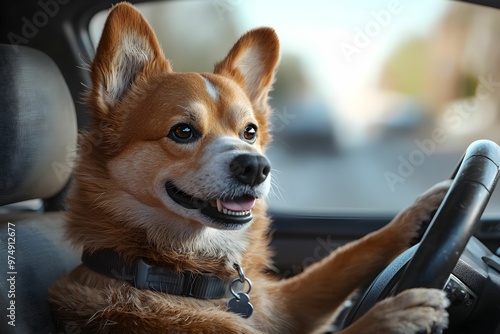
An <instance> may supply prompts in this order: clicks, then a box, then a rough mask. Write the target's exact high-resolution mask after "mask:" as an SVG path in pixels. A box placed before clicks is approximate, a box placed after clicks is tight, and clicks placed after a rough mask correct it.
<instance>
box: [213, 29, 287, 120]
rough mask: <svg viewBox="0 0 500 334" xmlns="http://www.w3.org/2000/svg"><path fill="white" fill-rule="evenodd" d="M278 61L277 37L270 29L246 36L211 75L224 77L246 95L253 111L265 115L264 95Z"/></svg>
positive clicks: (216, 66) (249, 33) (267, 92)
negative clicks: (231, 80) (235, 83)
mask: <svg viewBox="0 0 500 334" xmlns="http://www.w3.org/2000/svg"><path fill="white" fill-rule="evenodd" d="M278 61H279V41H278V36H277V35H276V33H275V31H274V30H273V29H272V28H258V29H254V30H251V31H249V32H247V33H246V34H245V35H243V36H242V37H241V38H240V39H239V40H238V42H236V44H235V45H234V46H233V48H232V49H231V51H229V54H228V55H227V56H226V58H225V59H224V60H222V61H221V62H219V63H218V64H216V65H215V70H214V73H215V74H220V75H224V76H228V77H230V78H232V79H233V80H235V81H236V82H238V83H239V84H240V86H242V87H243V89H244V90H245V91H246V93H247V95H248V97H249V98H250V100H251V101H252V104H253V105H254V107H255V108H257V110H256V111H261V112H266V113H267V111H268V109H269V107H268V104H267V100H268V94H269V91H270V90H271V86H272V84H273V82H274V75H275V72H276V68H277V65H278Z"/></svg>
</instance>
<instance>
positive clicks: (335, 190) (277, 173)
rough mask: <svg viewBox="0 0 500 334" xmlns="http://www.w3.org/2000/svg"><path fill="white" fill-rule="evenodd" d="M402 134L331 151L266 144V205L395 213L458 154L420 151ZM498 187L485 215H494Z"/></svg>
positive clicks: (446, 171)
mask: <svg viewBox="0 0 500 334" xmlns="http://www.w3.org/2000/svg"><path fill="white" fill-rule="evenodd" d="M405 137H406V138H408V136H400V137H396V138H384V139H380V140H377V141H376V142H374V143H371V144H368V145H365V146H364V147H360V148H357V149H355V150H351V151H347V152H337V153H332V154H325V153H324V152H320V153H318V152H316V153H315V151H314V150H313V149H311V150H310V151H301V152H297V150H293V149H291V150H283V149H282V148H279V147H277V146H275V147H271V148H270V149H269V150H268V155H269V158H270V159H271V162H272V164H273V187H272V194H271V195H270V198H269V201H268V202H269V203H270V207H271V208H272V209H276V210H286V211H287V212H291V213H292V212H299V213H307V212H314V211H317V212H327V213H331V212H335V213H340V214H342V213H351V212H360V211H362V212H366V213H390V214H395V213H396V212H398V211H400V210H401V209H402V208H404V207H405V206H407V205H408V204H410V203H411V202H412V201H413V200H414V199H415V198H416V197H417V196H418V195H419V194H421V193H422V192H424V191H425V190H426V189H428V188H429V187H431V186H432V185H433V184H435V183H437V182H440V181H442V180H444V179H446V178H449V177H450V175H451V173H452V171H453V169H454V167H455V166H456V164H457V162H458V160H459V159H460V157H461V156H462V153H463V152H451V153H445V152H439V154H438V153H433V154H429V155H426V154H424V153H423V152H421V151H422V150H421V149H420V148H419V147H418V146H417V145H416V144H415V143H414V142H412V141H409V140H408V139H406V140H405V139H404V138H405ZM417 151H420V152H421V153H418V152H417ZM403 161H406V163H405V162H403ZM412 162H413V163H412ZM402 165H403V166H402ZM398 168H400V170H399V171H398ZM401 172H402V173H401ZM498 188H500V187H498ZM498 188H497V190H496V191H495V193H494V195H493V197H492V198H491V200H490V203H489V205H488V208H487V210H486V213H495V214H500V189H498Z"/></svg>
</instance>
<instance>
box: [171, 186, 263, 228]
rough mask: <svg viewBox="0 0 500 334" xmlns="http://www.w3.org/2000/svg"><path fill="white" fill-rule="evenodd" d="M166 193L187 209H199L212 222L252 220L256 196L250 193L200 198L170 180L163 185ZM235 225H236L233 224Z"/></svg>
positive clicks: (227, 223) (239, 222)
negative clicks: (230, 196) (227, 197)
mask: <svg viewBox="0 0 500 334" xmlns="http://www.w3.org/2000/svg"><path fill="white" fill-rule="evenodd" d="M165 188H166V190H167V194H168V195H169V196H170V197H171V198H172V199H173V200H174V201H175V202H176V203H177V204H179V205H182V206H183V207H185V208H187V209H196V210H200V212H201V213H202V214H204V215H205V216H207V217H209V218H211V220H212V221H213V222H214V223H217V224H220V225H224V226H225V227H228V225H244V224H247V223H249V222H251V221H252V209H253V207H254V205H255V201H256V198H255V197H253V196H250V195H244V196H240V197H235V198H230V199H219V198H217V199H211V200H202V199H198V198H195V197H193V196H191V195H189V194H186V193H185V192H183V191H182V190H180V189H179V188H177V187H176V186H175V185H174V184H173V183H172V182H167V183H166V185H165ZM234 227H237V226H234Z"/></svg>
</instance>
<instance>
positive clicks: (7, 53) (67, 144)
mask: <svg viewBox="0 0 500 334" xmlns="http://www.w3.org/2000/svg"><path fill="white" fill-rule="evenodd" d="M0 78H2V80H1V81H0V205H5V204H10V203H15V202H20V201H24V200H29V199H35V198H42V199H44V198H49V197H52V196H54V195H56V194H57V193H59V192H60V191H61V190H62V189H63V187H64V186H65V185H66V183H67V182H68V179H69V177H70V174H71V168H72V158H73V157H74V152H75V148H76V138H77V124H76V115H75V106H74V104H73V99H72V97H71V94H70V91H69V89H68V86H67V85H66V82H65V81H64V78H63V76H62V73H61V72H60V71H59V69H58V68H57V66H56V64H55V63H54V62H53V61H52V60H51V59H50V58H49V57H48V56H47V55H45V54H44V53H42V52H40V51H38V50H34V49H31V48H28V47H23V46H12V45H2V44H0Z"/></svg>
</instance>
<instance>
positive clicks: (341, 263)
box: [50, 4, 446, 333]
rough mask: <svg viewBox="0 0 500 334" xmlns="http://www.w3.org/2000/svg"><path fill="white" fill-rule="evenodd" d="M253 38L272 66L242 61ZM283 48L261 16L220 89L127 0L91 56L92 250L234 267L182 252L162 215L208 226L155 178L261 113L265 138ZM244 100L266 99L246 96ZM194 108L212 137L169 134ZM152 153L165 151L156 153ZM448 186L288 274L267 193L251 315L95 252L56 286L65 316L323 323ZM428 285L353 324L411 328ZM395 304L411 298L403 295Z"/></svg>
mask: <svg viewBox="0 0 500 334" xmlns="http://www.w3.org/2000/svg"><path fill="white" fill-rule="evenodd" d="M130 32H132V33H134V34H138V35H139V36H141V38H144V39H145V40H147V41H148V44H149V46H150V48H151V50H152V58H149V59H148V61H147V62H146V63H145V64H144V66H142V67H141V69H140V70H139V71H138V73H137V74H136V75H135V77H134V78H133V80H132V81H133V84H132V85H131V86H129V87H128V88H127V91H126V93H125V95H124V97H123V99H120V100H118V101H117V102H116V103H113V101H111V102H110V101H109V100H107V101H106V99H105V98H104V99H103V96H104V97H106V92H107V91H106V88H107V87H111V86H112V85H113V82H112V81H110V80H109V78H110V77H111V76H112V75H111V68H110V65H111V64H113V63H114V62H116V57H117V56H118V55H117V52H119V50H120V47H121V45H120V43H122V42H123V39H122V37H123V36H125V34H127V33H130ZM249 49H252V50H253V51H252V55H257V56H258V57H260V60H261V64H262V67H261V71H262V73H261V75H259V76H258V77H257V78H253V79H256V80H254V81H253V82H252V80H251V79H252V76H250V77H249V76H248V75H246V74H245V73H241V71H240V70H238V68H237V64H238V61H239V59H240V57H241V55H242V54H244V53H245V52H248V50H249ZM278 57H279V44H278V39H277V37H276V34H275V33H274V31H273V30H272V29H269V28H263V29H258V30H254V31H252V32H249V33H247V34H246V35H244V36H243V37H242V38H241V39H240V40H239V41H238V42H237V43H236V45H235V46H234V47H233V49H232V50H231V52H230V53H229V55H228V56H227V57H226V58H225V59H224V60H223V61H221V62H220V63H218V64H217V65H216V67H215V72H214V74H209V73H203V74H202V75H203V76H204V77H205V78H206V79H208V80H209V81H210V82H211V83H212V84H213V85H214V86H216V87H217V89H218V92H219V99H218V100H216V101H214V100H213V99H211V98H210V96H209V95H208V94H207V92H206V88H205V83H204V81H203V79H202V77H201V76H200V75H198V74H194V73H175V72H173V71H172V69H171V66H170V64H169V62H168V60H166V59H165V58H164V56H163V53H162V51H161V50H160V48H159V45H158V42H157V41H156V38H155V36H154V33H153V32H152V30H151V28H150V27H149V26H148V25H147V23H146V22H145V21H144V19H143V18H142V17H141V15H140V14H139V13H138V12H137V11H136V10H135V9H133V8H132V7H131V6H130V5H127V4H120V5H117V6H115V7H114V9H113V10H112V12H111V13H110V16H109V19H108V21H107V23H106V26H105V29H104V32H103V37H102V39H101V42H100V44H99V47H98V49H97V53H96V58H95V60H94V62H93V64H92V68H91V74H92V83H93V85H92V89H91V90H90V93H89V97H88V99H87V103H88V105H89V107H90V108H91V110H92V124H91V126H90V129H89V131H88V132H86V133H83V134H82V135H81V136H80V143H81V148H80V151H79V160H78V166H77V168H76V170H75V173H74V184H73V187H72V189H71V192H70V194H69V196H68V215H67V220H68V225H67V230H68V237H69V239H70V240H71V241H72V242H73V243H74V244H75V245H76V246H81V247H85V248H87V249H89V250H96V249H100V248H113V249H115V250H116V251H117V252H119V253H120V254H121V255H122V256H124V257H125V258H126V259H127V260H130V261H134V260H137V259H139V258H143V259H145V260H146V261H147V262H149V263H151V264H154V265H158V266H169V267H174V268H176V269H177V270H178V271H184V270H191V271H199V272H209V273H214V274H216V275H219V276H221V277H234V276H235V272H234V271H233V270H232V269H231V268H232V263H228V259H227V258H225V257H224V256H220V257H217V256H207V254H206V253H204V252H202V251H200V252H189V253H186V252H183V251H182V247H177V246H178V244H177V243H176V242H178V240H170V239H171V238H172V235H165V233H164V231H165V230H164V229H162V226H161V225H163V224H165V225H168V224H170V223H172V222H175V223H176V224H182V226H184V228H185V230H186V231H187V232H186V233H198V231H199V229H200V223H199V222H198V221H196V220H193V219H187V218H185V217H182V216H181V215H179V214H176V213H174V212H172V211H171V210H169V209H168V208H166V207H164V205H163V204H162V202H161V201H160V199H159V198H158V197H157V196H155V194H156V193H155V192H154V191H153V190H154V188H153V187H152V186H150V184H154V183H155V181H156V176H157V173H158V172H159V171H160V170H162V169H165V170H167V169H168V173H169V174H170V175H177V176H178V177H179V178H182V177H183V175H184V174H185V173H186V170H189V171H197V170H198V169H199V168H200V161H201V158H202V154H203V152H204V147H205V145H207V144H208V143H210V142H211V141H212V140H214V139H215V138H218V137H220V136H235V137H237V136H238V133H239V131H240V129H241V128H242V127H244V125H245V124H246V123H247V122H249V121H253V122H255V123H256V124H258V127H259V136H258V141H257V143H255V144H254V145H253V146H252V148H251V150H253V151H255V152H261V153H262V152H263V151H264V148H265V146H266V144H267V143H268V142H269V140H270V136H269V133H268V117H269V106H268V104H267V97H268V96H267V94H268V92H269V89H270V86H271V84H272V81H273V79H274V72H275V68H276V65H277V62H278ZM249 78H250V79H249ZM103 87H104V90H103ZM191 101H198V102H200V103H201V104H202V105H203V106H204V107H203V108H204V109H203V110H204V111H203V112H202V113H200V114H197V112H196V111H194V112H193V111H191V112H187V111H185V110H184V109H183V108H180V107H179V106H185V105H186V104H189V103H190V102H191ZM235 103H237V105H239V106H243V107H245V108H250V109H252V110H253V112H251V113H242V111H241V110H234V104H235ZM186 113H187V116H186ZM185 117H191V118H195V120H193V122H196V124H197V125H198V127H199V128H200V129H201V132H202V133H203V134H204V136H203V140H200V141H199V143H198V142H196V143H195V144H190V145H188V146H182V147H181V146H179V145H177V146H176V145H171V144H169V142H168V141H166V140H165V139H164V138H165V136H166V131H167V130H168V129H170V128H171V127H172V126H173V125H174V124H175V123H176V122H177V121H179V120H180V121H182V120H183V119H184V118H185ZM151 156H154V157H155V159H147V158H146V157H151ZM445 191H446V186H440V187H437V188H434V189H433V190H432V191H430V192H428V193H426V194H425V195H424V196H422V197H421V198H419V199H418V200H417V202H416V203H415V204H413V205H411V206H410V207H409V208H407V209H406V210H405V211H403V212H402V213H401V214H400V215H398V216H397V217H396V218H395V219H394V221H393V222H392V223H391V224H389V225H388V226H386V227H385V228H383V229H381V230H380V231H377V232H375V233H373V234H371V235H368V236H366V237H365V238H363V239H361V240H359V241H356V242H354V243H351V244H349V245H346V246H344V247H342V248H340V249H338V250H336V251H335V252H334V253H332V254H331V255H330V256H328V257H327V258H325V259H324V260H322V261H321V262H319V263H317V264H315V265H313V266H311V267H310V268H308V269H307V270H306V271H305V272H304V273H303V274H300V275H297V276H295V277H294V278H292V279H289V280H286V281H277V280H276V279H273V278H271V277H269V276H268V275H267V274H266V269H267V268H268V267H269V266H270V264H271V263H270V251H269V248H268V228H269V218H268V217H267V215H266V205H265V203H264V202H263V200H260V199H259V200H257V205H256V207H255V208H254V209H253V210H252V213H253V216H254V220H253V222H252V224H251V226H250V227H249V228H248V229H247V230H246V232H244V233H243V232H242V233H241V234H237V233H236V234H235V235H238V236H239V238H241V240H242V242H247V241H248V246H247V247H246V249H245V251H244V254H242V255H243V256H242V261H241V265H242V267H243V268H244V269H245V273H246V275H247V277H249V278H250V279H251V280H252V282H253V289H252V292H251V294H250V297H251V302H252V304H253V305H254V307H255V312H254V314H253V315H252V316H251V317H250V318H249V319H246V320H243V319H242V318H240V317H239V316H238V315H235V314H232V313H229V312H227V311H226V306H225V305H226V303H227V300H225V299H221V300H198V299H194V298H186V297H179V296H173V295H168V294H164V293H157V292H153V291H147V290H139V289H135V288H133V287H131V286H129V285H128V284H126V283H124V282H121V281H118V280H115V279H112V278H109V277H106V276H103V275H100V274H97V273H95V272H93V271H91V270H90V269H88V268H87V267H85V266H79V267H78V268H76V269H75V270H74V271H73V272H72V273H71V274H69V275H68V276H66V277H63V278H61V279H60V280H58V281H57V282H56V283H55V285H54V286H53V287H52V288H51V290H50V301H51V303H52V304H53V306H54V308H55V310H56V313H57V317H58V319H59V320H60V321H61V323H63V324H64V323H70V324H72V325H76V326H77V327H78V328H81V329H82V330H83V332H86V333H87V332H88V333H95V332H102V333H125V332H126V333H307V332H312V331H315V330H318V329H319V328H320V327H321V326H323V325H324V324H325V323H326V322H327V320H328V319H329V318H330V317H331V316H332V314H333V313H334V312H335V310H336V308H337V307H338V306H339V305H340V304H341V303H342V301H343V300H344V299H345V298H346V297H347V296H348V295H349V294H350V293H351V292H352V291H353V290H354V289H355V288H356V287H357V286H359V285H360V284H362V283H366V282H369V281H370V279H372V278H373V277H374V276H375V275H376V274H377V273H378V272H379V271H380V270H381V269H382V268H383V267H384V266H386V265H387V264H388V263H389V262H390V261H391V260H392V259H393V258H394V257H395V256H397V255H398V254H399V253H400V252H401V251H403V250H404V249H406V248H407V247H408V245H409V243H410V241H411V240H412V239H413V238H414V237H415V236H416V235H417V232H418V230H419V228H420V224H421V222H422V221H424V220H425V219H427V218H428V217H429V213H430V212H432V211H433V210H434V209H435V208H436V206H437V205H438V204H439V202H440V200H441V199H442V197H443V195H444V193H445ZM130 201H133V202H134V203H135V202H137V203H141V205H143V207H144V208H147V210H148V211H146V213H147V215H146V216H144V213H141V214H139V213H134V212H131V211H130V210H131V209H130V207H129V206H128V205H127V203H131V202H130ZM150 212H153V213H154V214H153V213H151V217H153V216H154V217H158V216H161V217H164V220H162V221H161V223H159V225H158V226H156V225H155V224H156V221H155V220H152V221H151V222H155V224H153V225H154V226H153V227H149V228H150V230H149V232H148V230H147V229H146V227H145V226H146V225H144V224H146V223H148V222H138V221H131V217H136V216H135V215H137V217H141V219H147V217H149V214H150ZM144 217H146V218H144ZM151 222H149V223H151ZM139 223H141V224H142V225H141V224H139ZM155 228H157V230H155ZM151 231H154V233H153V232H151ZM422 293H423V292H422V291H418V290H416V291H413V292H409V293H408V296H406V297H405V296H403V297H401V298H399V299H395V301H394V303H393V304H391V303H390V302H388V303H385V304H383V305H382V306H380V307H375V308H374V309H373V310H374V311H373V312H371V313H369V314H367V316H366V317H364V318H362V319H360V321H358V322H357V323H356V324H355V326H353V329H346V330H345V333H375V332H376V331H378V330H384V331H385V332H386V333H405V332H404V331H396V330H393V329H392V328H393V327H394V326H396V327H397V326H399V324H400V323H402V322H404V321H403V320H405V316H408V317H409V314H410V313H412V314H413V313H415V312H417V313H418V312H420V308H419V307H421V304H422V303H421V301H418V298H416V296H420V295H422ZM434 296H436V294H434ZM434 298H435V299H437V300H434V303H435V304H437V306H435V307H434V306H433V307H434V309H435V313H439V315H442V313H443V312H444V311H443V307H442V306H443V304H444V301H443V300H444V299H443V298H442V297H441V296H440V295H439V296H437V297H434ZM431 299H432V298H431ZM398 303H400V304H401V305H402V304H404V305H407V304H408V305H407V307H408V309H409V310H410V311H411V312H408V315H406V313H405V314H402V315H401V317H400V318H398V319H400V320H398V321H399V322H398V323H395V324H394V323H392V322H391V321H393V320H390V319H389V320H386V321H385V323H384V321H380V320H377V319H378V317H379V318H380V313H377V312H378V311H377V309H384V310H386V309H391V308H390V307H389V306H390V305H396V306H397V305H400V304H398ZM405 303H406V304H405ZM417 304H418V305H417ZM387 305H389V306H387ZM405 307H406V306H405ZM391 310H392V309H391ZM396 310H397V311H400V309H398V308H397V307H396ZM380 312H381V311H380ZM384 312H385V311H384ZM419 314H420V313H419ZM436 318H439V317H438V316H435V317H434V318H431V317H429V316H422V319H424V320H421V321H428V322H431V321H436ZM401 319H402V320H401ZM439 319H440V318H439ZM415 321H416V320H415ZM419 321H420V320H419ZM396 327H394V328H396ZM403 329H404V328H403ZM342 333H344V332H342Z"/></svg>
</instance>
